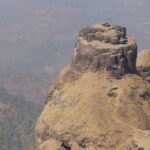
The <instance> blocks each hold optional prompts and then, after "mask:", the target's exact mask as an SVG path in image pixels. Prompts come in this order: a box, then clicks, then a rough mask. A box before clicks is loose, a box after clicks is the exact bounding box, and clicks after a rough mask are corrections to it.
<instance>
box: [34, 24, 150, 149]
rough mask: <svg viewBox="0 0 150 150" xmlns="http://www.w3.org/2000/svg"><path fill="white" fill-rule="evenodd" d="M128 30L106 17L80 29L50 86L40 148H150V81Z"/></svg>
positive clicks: (39, 134)
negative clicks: (112, 40) (68, 61)
mask: <svg viewBox="0 0 150 150" xmlns="http://www.w3.org/2000/svg"><path fill="white" fill-rule="evenodd" d="M102 29H103V30H102ZM97 32H98V33H97ZM99 32H100V33H99ZM125 33H126V30H125V28H123V27H120V26H119V27H118V26H111V25H109V24H108V23H106V24H97V25H94V26H92V27H90V28H85V29H82V30H81V31H80V36H79V37H78V40H77V42H76V46H75V49H74V55H73V59H72V63H71V65H69V66H67V67H66V68H64V69H63V70H62V71H61V72H60V74H59V76H58V77H57V79H56V81H55V82H54V83H53V84H52V85H51V86H50V88H49V90H48V94H47V97H46V100H45V107H44V110H43V112H42V113H41V115H40V117H39V118H38V120H37V125H36V129H35V141H36V150H150V144H149V142H150V84H149V82H148V80H147V79H146V78H143V77H142V76H141V75H138V74H135V73H136V70H137V69H136V55H137V46H136V42H135V41H134V39H132V38H127V37H126V34H125ZM97 34H98V35H97ZM95 35H96V36H95ZM102 35H103V36H104V35H105V39H106V37H108V38H110V37H111V36H113V37H115V38H116V37H118V36H119V37H120V39H122V38H124V39H125V40H126V42H123V43H120V42H115V43H109V42H108V40H107V42H106V41H103V39H101V38H100V37H101V36H102ZM144 53H145V52H144ZM139 57H141V54H140V56H139ZM139 57H138V58H139ZM144 57H147V54H146V55H144ZM141 58H143V56H142V57H141ZM140 60H141V59H140ZM140 60H137V64H138V65H139V64H144V66H145V64H146V65H147V63H143V61H142V62H140ZM147 61H148V63H150V60H149V59H147ZM139 62H140V63H139ZM140 66H141V65H140ZM142 67H143V65H142ZM110 74H111V76H110ZM114 77H115V78H114ZM120 77H121V78H120ZM116 78H117V79H118V78H120V80H116Z"/></svg>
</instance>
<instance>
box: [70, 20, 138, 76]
mask: <svg viewBox="0 0 150 150" xmlns="http://www.w3.org/2000/svg"><path fill="white" fill-rule="evenodd" d="M136 57H137V45H136V42H135V40H134V39H132V38H127V37H126V28H125V27H121V26H111V25H109V24H108V23H105V24H96V25H94V26H92V27H87V28H84V29H81V31H80V33H79V37H78V39H77V42H76V45H75V49H74V56H73V60H72V67H74V68H75V69H77V70H80V71H85V70H93V71H99V70H100V69H107V70H108V71H110V72H111V74H112V75H113V76H115V77H117V78H118V77H121V76H123V75H124V74H127V73H134V72H135V71H136Z"/></svg>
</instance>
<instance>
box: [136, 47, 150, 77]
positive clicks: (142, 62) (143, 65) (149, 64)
mask: <svg viewBox="0 0 150 150" xmlns="http://www.w3.org/2000/svg"><path fill="white" fill-rule="evenodd" d="M137 68H138V70H139V72H140V74H141V76H142V77H149V76H150V50H148V49H145V50H142V51H141V52H140V53H139V55H138V58H137Z"/></svg>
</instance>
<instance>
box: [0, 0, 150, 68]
mask: <svg viewBox="0 0 150 150" xmlns="http://www.w3.org/2000/svg"><path fill="white" fill-rule="evenodd" d="M97 22H110V23H112V24H120V25H123V26H126V27H127V30H128V34H129V35H131V36H135V37H136V39H137V42H138V47H139V50H140V49H143V48H150V42H149V39H150V1H149V0H80V1H77V0H1V1H0V70H19V71H33V70H34V71H40V70H42V69H44V68H47V67H49V66H51V67H52V68H54V69H56V70H57V67H58V68H61V67H62V66H63V65H65V64H67V63H69V61H70V59H71V55H72V51H73V50H72V49H73V46H74V43H75V39H76V36H77V34H78V32H79V29H80V28H81V27H84V26H88V25H91V24H94V23H97Z"/></svg>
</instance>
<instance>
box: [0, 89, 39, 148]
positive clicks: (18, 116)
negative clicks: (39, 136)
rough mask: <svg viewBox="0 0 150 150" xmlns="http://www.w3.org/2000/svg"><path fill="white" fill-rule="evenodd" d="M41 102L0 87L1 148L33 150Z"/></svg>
mask: <svg viewBox="0 0 150 150" xmlns="http://www.w3.org/2000/svg"><path fill="white" fill-rule="evenodd" d="M40 111H41V106H40V105H39V104H36V103H33V102H29V101H26V100H25V99H24V98H23V97H22V96H19V95H15V96H14V95H11V94H9V93H8V92H7V91H6V90H5V89H4V88H1V87H0V150H32V149H33V145H34V140H33V135H34V127H35V122H36V118H37V117H38V115H39V113H40Z"/></svg>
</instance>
